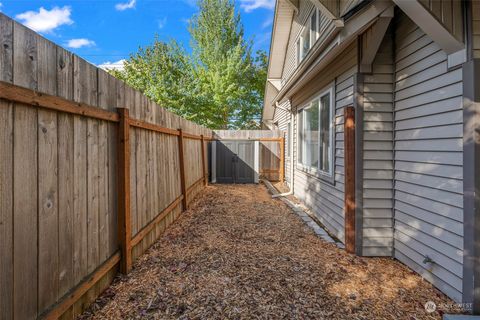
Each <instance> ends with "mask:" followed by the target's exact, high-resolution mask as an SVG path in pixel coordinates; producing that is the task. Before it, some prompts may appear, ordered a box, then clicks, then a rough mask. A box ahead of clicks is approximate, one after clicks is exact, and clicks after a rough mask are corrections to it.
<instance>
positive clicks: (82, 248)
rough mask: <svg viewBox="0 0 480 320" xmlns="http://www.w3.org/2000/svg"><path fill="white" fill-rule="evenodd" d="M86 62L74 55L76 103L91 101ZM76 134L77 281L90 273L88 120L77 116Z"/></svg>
mask: <svg viewBox="0 0 480 320" xmlns="http://www.w3.org/2000/svg"><path fill="white" fill-rule="evenodd" d="M85 64H86V62H85V61H84V60H82V59H80V58H78V57H77V56H74V57H73V66H74V72H73V87H74V92H73V93H74V95H73V99H74V101H75V102H84V103H88V102H90V101H91V100H92V99H91V98H89V96H90V95H89V92H88V87H89V84H88V78H87V77H86V76H85V74H84V73H85V68H86V66H85ZM73 137H74V160H73V162H74V178H73V181H74V183H73V185H74V203H73V205H74V209H73V211H74V226H75V231H74V251H73V268H74V283H75V284H77V283H79V282H80V280H81V279H82V278H83V277H84V276H86V275H87V270H88V253H87V242H88V240H87V202H88V200H87V179H86V175H87V120H86V119H85V118H84V117H80V116H75V117H74V120H73Z"/></svg>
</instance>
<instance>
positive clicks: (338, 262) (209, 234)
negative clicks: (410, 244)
mask: <svg viewBox="0 0 480 320" xmlns="http://www.w3.org/2000/svg"><path fill="white" fill-rule="evenodd" d="M427 301H433V302H434V303H435V304H436V305H437V306H438V307H437V311H435V312H433V313H430V314H429V313H427V312H426V311H425V307H424V305H425V303H426V302H427ZM451 305H453V302H452V301H451V300H450V299H448V298H447V297H446V296H445V295H443V294H442V293H441V292H440V291H438V290H437V289H435V288H434V287H432V286H431V285H430V284H429V283H427V282H425V281H423V280H422V279H421V278H420V277H419V276H418V275H416V274H415V273H413V272H412V271H411V270H409V269H408V268H407V267H405V266H403V265H402V264H400V263H399V262H397V261H395V260H393V259H387V258H361V257H355V256H353V255H349V254H347V253H346V252H345V251H344V250H341V249H338V248H337V247H336V246H335V245H333V244H328V243H325V242H324V241H322V240H321V239H319V238H318V237H317V236H315V234H314V233H313V231H311V230H310V229H309V228H308V227H307V226H306V225H304V224H303V222H302V221H301V219H300V218H299V217H298V216H296V215H295V214H294V213H293V212H292V211H291V210H290V209H289V208H288V207H287V206H286V205H285V204H284V203H283V202H281V201H279V200H272V199H271V197H270V195H269V194H268V192H267V190H266V188H265V187H264V186H253V185H236V186H231V185H221V186H210V187H208V188H207V189H206V191H205V192H204V193H203V195H202V196H201V197H200V198H198V199H197V200H195V202H194V204H193V205H192V207H191V209H190V210H189V211H187V212H185V213H184V214H183V215H182V217H181V218H180V219H179V220H178V221H177V222H176V223H175V224H174V225H173V226H171V227H170V229H169V230H167V231H166V233H165V234H164V235H163V237H162V238H161V239H160V240H159V241H158V242H157V243H156V244H155V245H154V246H152V248H151V249H150V250H149V251H148V252H147V253H146V254H145V255H144V256H142V257H141V258H140V259H139V260H138V261H136V263H135V265H134V269H133V271H132V272H131V274H130V275H129V276H127V277H118V278H117V279H116V280H115V281H114V283H113V285H112V286H111V287H110V288H109V289H108V290H107V291H106V292H105V293H104V294H103V295H102V296H101V297H100V298H99V299H98V300H97V301H96V303H95V304H94V305H93V306H92V307H91V308H90V309H89V310H88V311H87V312H85V313H84V314H83V315H82V316H81V318H82V319H90V318H92V319H140V318H141V319H225V318H228V319H252V318H255V319H440V318H441V315H442V314H443V312H445V311H448V312H454V311H459V310H452V309H448V310H446V309H447V308H451V307H450V306H451Z"/></svg>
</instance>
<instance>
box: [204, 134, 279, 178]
mask: <svg viewBox="0 0 480 320" xmlns="http://www.w3.org/2000/svg"><path fill="white" fill-rule="evenodd" d="M214 139H215V141H213V142H212V148H211V150H212V156H211V159H212V163H211V174H212V176H211V180H212V182H213V183H257V182H258V180H259V179H266V180H270V181H283V180H284V173H285V160H284V158H285V139H284V138H283V137H282V135H281V133H280V131H269V130H221V131H215V132H214Z"/></svg>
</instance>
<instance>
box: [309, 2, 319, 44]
mask: <svg viewBox="0 0 480 320" xmlns="http://www.w3.org/2000/svg"><path fill="white" fill-rule="evenodd" d="M310 30H311V32H310V43H311V46H312V47H313V45H314V44H315V41H316V40H317V10H313V14H312V17H311V18H310Z"/></svg>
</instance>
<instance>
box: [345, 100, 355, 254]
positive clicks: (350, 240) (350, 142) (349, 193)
mask: <svg viewBox="0 0 480 320" xmlns="http://www.w3.org/2000/svg"><path fill="white" fill-rule="evenodd" d="M344 119H345V124H344V126H345V129H344V130H345V132H344V139H345V141H344V143H345V248H346V250H347V252H349V253H355V109H354V108H353V107H346V108H345V109H344Z"/></svg>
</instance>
